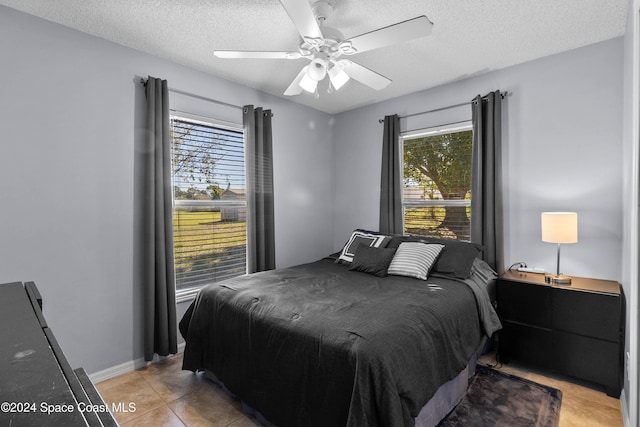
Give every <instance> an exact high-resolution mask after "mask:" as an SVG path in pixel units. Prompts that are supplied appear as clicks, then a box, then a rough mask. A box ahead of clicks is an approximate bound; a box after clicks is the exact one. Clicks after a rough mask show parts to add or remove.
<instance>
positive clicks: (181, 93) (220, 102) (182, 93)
mask: <svg viewBox="0 0 640 427" xmlns="http://www.w3.org/2000/svg"><path fill="white" fill-rule="evenodd" d="M140 83H142V84H143V85H146V84H147V81H146V80H145V79H140ZM168 89H169V92H173V93H178V94H180V95H185V96H190V97H192V98H197V99H200V100H202V101H207V102H213V103H214V104H220V105H225V106H227V107H231V108H237V109H239V110H242V109H243V108H244V107H241V106H240V105H234V104H229V103H228V102H223V101H218V100H217V99H211V98H207V97H206V96H202V95H196V94H195V93H190V92H185V91H183V90H179V89H173V88H168Z"/></svg>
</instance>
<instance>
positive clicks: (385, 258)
mask: <svg viewBox="0 0 640 427" xmlns="http://www.w3.org/2000/svg"><path fill="white" fill-rule="evenodd" d="M395 253H396V250H395V248H375V247H369V246H367V245H366V244H365V245H363V244H360V245H358V247H357V248H356V250H355V254H354V256H353V261H352V262H351V265H350V266H349V270H354V271H361V272H363V273H369V274H374V275H376V276H378V277H385V276H386V275H387V269H388V268H389V264H390V263H391V260H392V259H393V256H394V255H395Z"/></svg>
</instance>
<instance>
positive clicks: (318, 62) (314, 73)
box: [307, 58, 327, 82]
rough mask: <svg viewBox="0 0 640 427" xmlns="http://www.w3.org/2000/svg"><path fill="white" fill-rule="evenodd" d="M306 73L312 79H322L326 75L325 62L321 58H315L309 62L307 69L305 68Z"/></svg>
mask: <svg viewBox="0 0 640 427" xmlns="http://www.w3.org/2000/svg"><path fill="white" fill-rule="evenodd" d="M307 74H308V75H309V77H311V78H312V79H313V80H315V81H317V82H319V81H320V80H322V79H324V78H325V77H326V75H327V63H326V61H324V60H322V59H321V58H316V59H314V60H313V61H311V63H310V64H309V69H308V70H307Z"/></svg>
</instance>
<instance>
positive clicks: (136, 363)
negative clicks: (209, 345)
mask: <svg viewBox="0 0 640 427" xmlns="http://www.w3.org/2000/svg"><path fill="white" fill-rule="evenodd" d="M184 347H185V343H180V344H178V353H182V352H184ZM160 359H161V357H160V356H158V355H157V354H156V355H154V356H153V360H151V362H145V360H144V358H142V357H141V358H139V359H136V360H130V361H128V362H125V363H121V364H119V365H116V366H112V367H110V368H107V369H103V370H102V371H98V372H94V373H93V374H90V375H89V378H90V379H91V382H93V383H94V384H96V383H99V382H100V381H104V380H108V379H110V378H114V377H117V376H118V375H122V374H126V373H127V372H131V371H135V370H136V369H141V368H144V367H145V366H147V365H148V364H149V363H155V362H157V361H159V360H160Z"/></svg>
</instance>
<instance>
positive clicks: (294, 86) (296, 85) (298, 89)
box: [284, 65, 309, 96]
mask: <svg viewBox="0 0 640 427" xmlns="http://www.w3.org/2000/svg"><path fill="white" fill-rule="evenodd" d="M308 68H309V66H308V65H307V66H306V67H303V68H302V70H300V72H299V73H298V75H297V76H296V78H295V79H293V81H292V82H291V84H290V85H289V87H288V88H287V90H285V91H284V95H286V96H293V95H300V94H301V93H302V86H300V81H301V80H302V78H303V77H304V74H305V73H306V72H307V69H308Z"/></svg>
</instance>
